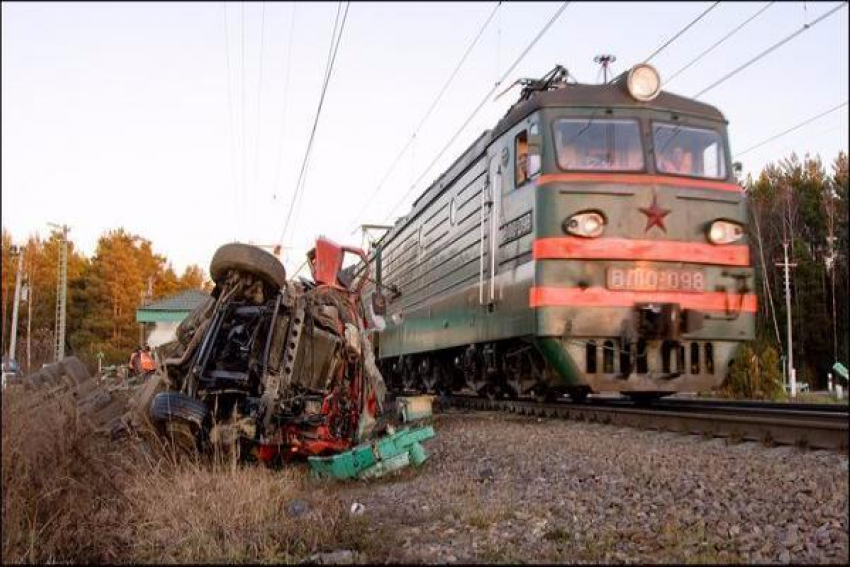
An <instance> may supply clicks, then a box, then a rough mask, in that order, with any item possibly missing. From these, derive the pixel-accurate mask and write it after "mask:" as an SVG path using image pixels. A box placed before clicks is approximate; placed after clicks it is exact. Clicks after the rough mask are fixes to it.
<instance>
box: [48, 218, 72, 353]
mask: <svg viewBox="0 0 850 567" xmlns="http://www.w3.org/2000/svg"><path fill="white" fill-rule="evenodd" d="M48 224H49V225H50V226H52V227H53V228H56V229H57V230H59V233H60V235H61V240H60V241H59V269H58V270H57V271H58V275H57V277H56V329H55V336H54V338H55V350H54V360H55V362H60V361H61V360H62V359H63V358H65V318H66V314H67V302H68V231H69V230H71V229H70V228H69V227H68V226H67V225H64V224H63V225H61V226H60V225H58V224H54V223H48Z"/></svg>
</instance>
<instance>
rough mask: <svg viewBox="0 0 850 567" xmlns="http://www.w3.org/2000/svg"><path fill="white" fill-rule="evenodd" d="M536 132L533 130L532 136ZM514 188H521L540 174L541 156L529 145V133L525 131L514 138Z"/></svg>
mask: <svg viewBox="0 0 850 567" xmlns="http://www.w3.org/2000/svg"><path fill="white" fill-rule="evenodd" d="M533 134H534V130H532V135H533ZM514 155H515V156H516V162H515V163H514V187H521V186H522V185H524V184H525V183H526V182H527V181H529V180H530V179H534V178H535V177H537V176H538V175H539V174H540V155H539V154H538V153H537V151H536V149H535V148H532V147H531V145H530V144H529V143H528V131H527V130H523V131H522V132H520V133H519V134H517V135H516V138H514Z"/></svg>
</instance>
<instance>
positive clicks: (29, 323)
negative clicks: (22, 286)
mask: <svg viewBox="0 0 850 567" xmlns="http://www.w3.org/2000/svg"><path fill="white" fill-rule="evenodd" d="M32 272H33V270H32V267H30V269H29V270H28V271H27V374H30V373H31V372H32V303H33V297H34V296H35V291H34V290H33V287H32Z"/></svg>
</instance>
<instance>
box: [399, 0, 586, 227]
mask: <svg viewBox="0 0 850 567" xmlns="http://www.w3.org/2000/svg"><path fill="white" fill-rule="evenodd" d="M570 4H571V2H564V3H563V4H561V6H560V8H558V11H557V12H555V14H554V15H552V17H551V18H549V21H548V22H546V25H545V26H543V29H541V30H540V32H539V33H538V34H537V36H536V37H535V38H534V39H533V40H532V41H531V43H529V44H528V46H527V47H526V48H525V50H524V51H523V52H522V53H521V54H520V55H519V57H518V58H517V59H516V60H515V61H514V62H513V63H512V64H511V66H510V67H509V68H508V70H507V71H505V73H504V74H503V75H502V77H501V79H499V81H498V82H497V83H496V84H495V85H493V88H492V89H490V91H488V92H487V95H486V96H485V97H484V98H483V99H482V100H481V102H480V103H479V104H478V106H476V107H475V110H473V111H472V114H470V115H469V117H468V118H467V119H466V120H465V121H464V123H463V124H461V126H460V128H458V129H457V131H456V132H455V133H454V135H453V136H452V137H451V139H450V140H449V141H448V143H447V144H446V145H445V146H443V149H441V150H440V152H439V153H438V154H437V156H436V157H435V158H434V159H433V160H432V161H431V163H430V164H429V165H428V167H426V168H425V170H424V171H423V172H422V174H421V175H420V176H419V178H418V179H417V180H416V181H415V182H414V183H413V185H411V186H410V189H408V190H407V192H406V193H405V194H404V195H403V196H402V198H401V199H400V200H399V201H398V202H397V203H396V204H395V206H394V207H393V208H392V209H391V210H390V212H389V215H388V216H392V215H393V213H395V211H396V210H397V209H398V208H399V207H400V206H401V204H402V203H403V202H404V200H405V199H407V197H408V196H409V195H410V194H411V193H412V192H413V190H414V189H415V188H416V186H417V185H419V183H420V182H421V181H422V179H424V178H425V176H426V175H427V174H428V172H429V171H431V168H432V167H434V165H435V164H436V163H437V162H438V161H439V160H440V158H441V157H443V154H444V153H446V150H448V149H449V147H451V145H452V144H453V143H454V141H455V140H456V139H457V137H458V136H460V134H461V132H463V130H464V129H465V128H466V127H467V126H468V125H469V123H470V122H471V121H472V119H473V118H475V116H476V115H477V114H478V112H479V111H480V110H481V109H482V108H483V107H484V105H485V104H487V102H488V101H489V100H490V97H491V96H493V93H494V92H496V89H498V88H499V85H500V84H501V83H503V82H504V81H505V79H506V78H507V77H508V76H509V75H510V74H511V73H512V72H513V71H514V69H516V67H517V66H518V65H519V64H520V62H521V61H522V60H523V59H524V58H525V56H526V55H528V52H529V51H531V49H532V48H533V47H534V46H535V45H536V44H537V42H538V41H540V38H541V37H543V35H544V34H545V33H546V32H547V31H548V30H549V28H550V27H552V24H554V23H555V21H556V20H557V19H558V17H559V16H560V15H561V14H562V13H563V11H564V10H565V9H566V8H567V6H569V5H570Z"/></svg>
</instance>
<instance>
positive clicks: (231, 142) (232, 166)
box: [221, 2, 239, 240]
mask: <svg viewBox="0 0 850 567" xmlns="http://www.w3.org/2000/svg"><path fill="white" fill-rule="evenodd" d="M221 6H222V9H223V12H224V58H225V61H226V67H227V113H228V121H227V126H228V132H229V140H228V142H229V145H230V173H231V177H232V178H233V200H234V205H236V207H237V210H238V206H239V182H238V181H237V179H236V145H235V136H236V127H235V126H234V125H233V97H232V95H231V92H230V91H231V81H230V34H229V31H228V25H227V2H222V3H221ZM236 228H238V227H234V229H236ZM234 240H235V238H234Z"/></svg>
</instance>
